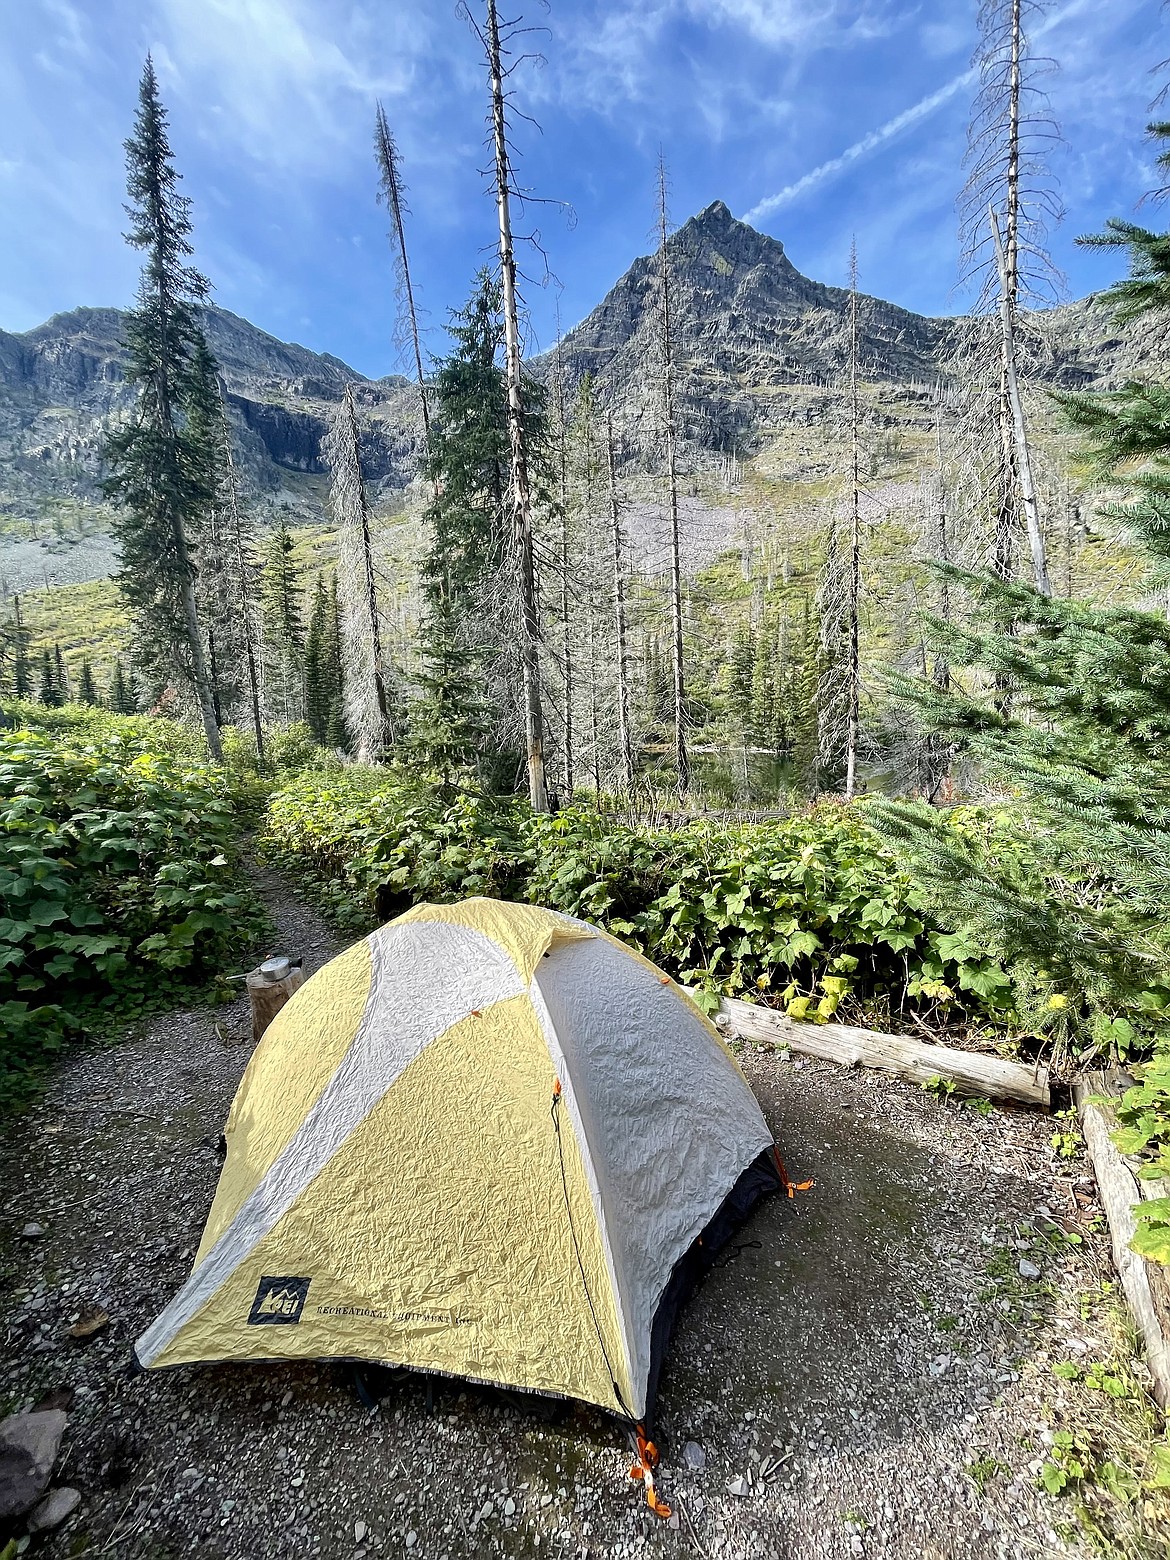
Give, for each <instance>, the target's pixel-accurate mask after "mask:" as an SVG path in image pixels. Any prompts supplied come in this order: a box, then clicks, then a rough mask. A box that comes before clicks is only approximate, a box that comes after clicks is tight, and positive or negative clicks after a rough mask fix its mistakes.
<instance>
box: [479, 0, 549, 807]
mask: <svg viewBox="0 0 1170 1560" xmlns="http://www.w3.org/2000/svg"><path fill="white" fill-rule="evenodd" d="M487 29H488V30H487V52H488V71H489V74H490V77H491V93H492V133H493V140H494V143H495V162H496V210H497V214H498V216H499V224H500V276H501V281H502V283H503V290H504V349H505V360H506V369H507V385H508V435H509V440H510V443H511V449H512V484H511V486H512V492H511V498H512V512H513V532H514V536H515V542H516V555H517V556H516V563H517V570H516V573H517V585H518V590H519V603H518V605H519V620H520V621H519V629H520V667H521V673H522V677H523V684H524V733H525V738H526V746H527V750H528V798H529V801H530V802H531V803H532V807H533V810H534V811H535V812H547V811H548V792H547V789H546V786H545V777H544V712H543V710H542V709H541V702H540V619H539V616H538V613H537V609H536V567H535V563H534V560H533V553H532V492H531V489H530V486H529V481H528V440H527V436H526V430H525V426H524V391H523V385H522V382H521V374H520V322H519V318H518V315H517V307H516V258H515V254H514V251H513V247H512V218H511V209H510V205H509V194H510V179H509V167H508V142H507V128H506V124H505V119H504V78H503V72H502V69H501V65H500V24H499V19H498V17H497V15H496V0H487Z"/></svg>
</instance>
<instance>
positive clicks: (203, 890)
mask: <svg viewBox="0 0 1170 1560" xmlns="http://www.w3.org/2000/svg"><path fill="white" fill-rule="evenodd" d="M105 720H106V722H107V725H106V726H105V727H104V728H103V727H101V726H100V725H99V726H98V727H97V728H96V729H98V730H99V731H102V732H103V736H102V737H101V738H100V739H96V740H92V741H87V739H86V732H85V726H84V724H83V723H75V724H74V725H73V726H72V727H69V726H66V727H65V728H64V729H58V730H57V731H55V732H50V731H47V730H43V729H42V730H38V731H16V732H12V731H8V732H3V733H0V1103H8V1102H11V1100H12V1099H14V1098H16V1097H17V1096H19V1094H20V1093H21V1092H22V1090H23V1088H24V1086H25V1085H26V1084H27V1082H28V1080H29V1078H30V1077H31V1075H32V1074H33V1073H35V1071H36V1069H37V1068H38V1066H39V1065H40V1064H41V1063H43V1061H44V1060H45V1058H46V1057H47V1056H48V1055H49V1054H50V1053H52V1052H54V1051H56V1050H58V1049H59V1048H60V1047H61V1045H62V1044H63V1043H64V1042H65V1041H66V1040H67V1039H68V1038H70V1037H71V1036H76V1035H78V1034H81V1033H85V1032H87V1031H94V1030H100V1029H101V1028H103V1027H107V1026H109V1025H110V1024H111V1023H114V1022H117V1021H120V1020H121V1019H124V1018H125V1017H126V1016H128V1015H129V1014H131V1013H133V1012H134V1011H141V1010H142V1009H143V1008H145V1007H146V1006H148V1005H153V1004H155V1003H158V1002H160V1001H162V1000H166V999H167V998H168V997H173V995H174V993H175V992H176V991H177V990H178V989H180V988H181V987H182V986H184V985H191V984H193V983H200V982H206V981H207V979H208V977H209V976H210V975H212V974H213V973H216V972H217V971H222V968H223V965H224V963H225V961H226V960H228V959H229V958H230V957H232V954H233V952H234V956H235V957H236V958H238V956H239V954H238V950H239V948H240V944H241V939H242V938H243V939H244V940H246V939H247V938H248V936H249V934H250V933H251V932H252V931H253V930H258V927H259V920H258V911H257V910H256V908H255V906H254V904H253V903H252V901H251V900H250V899H249V898H247V897H246V896H245V894H244V893H242V892H241V890H240V889H239V887H238V886H237V883H236V870H235V869H236V858H235V846H234V825H233V817H234V803H233V797H232V792H231V789H230V784H229V781H228V778H227V776H226V775H225V774H224V772H223V771H222V770H218V769H213V768H211V767H209V766H207V765H202V764H194V763H190V762H188V761H186V760H184V759H183V758H181V757H179V756H176V755H174V754H166V753H158V752H152V751H150V750H149V747H148V746H147V742H148V739H149V738H151V737H152V736H154V735H156V733H155V732H154V731H153V730H152V729H151V728H152V727H154V726H157V725H166V724H168V723H166V722H142V723H139V722H121V723H119V728H118V730H117V733H116V734H114V733H113V732H112V731H111V729H110V728H109V726H108V722H109V720H110V717H105ZM77 738H80V740H76V739H77Z"/></svg>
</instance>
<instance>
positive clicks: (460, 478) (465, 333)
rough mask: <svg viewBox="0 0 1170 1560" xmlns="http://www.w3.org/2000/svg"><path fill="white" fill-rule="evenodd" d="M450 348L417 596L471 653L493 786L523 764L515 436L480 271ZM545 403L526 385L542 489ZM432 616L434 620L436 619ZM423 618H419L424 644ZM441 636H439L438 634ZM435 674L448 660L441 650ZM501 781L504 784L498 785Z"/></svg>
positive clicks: (435, 387) (493, 293)
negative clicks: (511, 500)
mask: <svg viewBox="0 0 1170 1560" xmlns="http://www.w3.org/2000/svg"><path fill="white" fill-rule="evenodd" d="M447 328H448V333H449V335H450V336H451V337H452V340H453V342H454V346H453V349H452V351H451V353H450V354H449V355H448V356H447V357H446V358H444V359H443V360H442V361H441V362H440V364H439V367H438V370H437V372H436V373H435V375H434V378H433V381H432V397H431V439H430V446H429V452H428V458H427V463H426V468H425V475H426V477H427V479H428V481H429V483H430V486H431V501H430V504H429V505H428V507H427V511H426V518H427V522H428V532H429V536H428V544H427V547H426V551H425V552H424V554H423V557H422V560H421V569H420V572H421V576H422V589H423V596H424V600H425V601H426V602H427V603H428V605H429V604H431V603H439V602H444V603H446V605H445V606H444V616H447V615H449V616H450V618H451V619H452V620H457V622H458V628H457V641H458V644H459V646H460V647H462V649H463V650H465V651H466V652H467V653H468V654H469V655H470V657H471V663H470V672H471V675H473V676H474V677H475V680H476V688H475V692H474V702H475V703H476V705H477V707H478V708H479V709H480V711H481V714H482V718H483V719H485V720H486V721H487V730H488V732H489V733H490V734H489V736H488V737H487V738H485V741H486V742H488V743H489V744H490V746H491V747H492V749H493V750H494V752H495V753H496V754H497V755H498V763H497V765H496V773H497V778H498V780H499V783H501V784H503V785H506V786H510V785H511V784H512V779H511V776H512V774H513V773H514V772H515V770H516V768H517V766H520V767H521V768H523V767H524V763H525V760H524V752H525V749H524V726H523V722H522V719H521V716H522V713H523V708H524V694H523V677H522V671H521V666H520V655H519V647H518V642H517V633H516V626H515V625H516V610H517V609H516V601H517V587H516V584H515V580H514V572H515V559H516V551H515V537H514V534H513V530H512V525H511V516H510V514H509V511H508V495H509V492H510V491H511V484H512V478H511V460H512V454H511V439H510V436H509V430H508V418H507V394H506V383H505V376H504V372H503V369H502V367H501V364H500V357H501V355H502V351H503V347H504V326H503V318H502V314H501V290H500V286H499V283H498V282H497V281H496V280H495V279H494V278H493V277H492V276H491V274H490V273H489V272H488V271H486V270H485V271H480V272H479V274H478V275H477V276H476V278H475V285H474V288H473V291H472V294H471V297H470V299H469V300H468V302H467V304H466V305H465V306H464V307H463V308H462V309H460V310H458V311H454V312H453V313H452V315H451V319H450V323H449V325H448V327H447ZM544 406H545V403H544V396H543V394H542V391H541V388H540V386H539V385H537V384H535V383H534V382H533V381H530V380H528V379H525V381H524V407H525V433H526V436H527V441H528V450H529V454H530V456H532V457H533V460H532V472H533V476H534V478H535V480H536V481H537V482H538V483H539V484H540V486H541V487H543V486H544V485H545V483H546V480H547V477H546V462H545V457H544V447H545V443H546V440H547V431H546V420H545V409H544ZM436 621H437V620H436ZM427 622H428V618H427V616H426V615H425V614H424V621H423V629H422V636H423V641H424V659H425V658H426V656H425V643H426V634H427ZM444 632H445V630H444ZM435 649H436V654H435V656H433V657H431V660H430V664H431V667H432V672H434V671H436V670H437V669H438V668H440V667H441V666H442V665H444V664H446V660H445V657H446V652H445V650H444V647H443V645H442V644H441V643H440V644H438V645H436V647H435ZM505 777H507V778H505Z"/></svg>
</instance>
